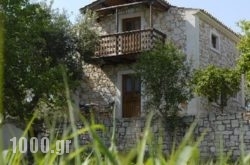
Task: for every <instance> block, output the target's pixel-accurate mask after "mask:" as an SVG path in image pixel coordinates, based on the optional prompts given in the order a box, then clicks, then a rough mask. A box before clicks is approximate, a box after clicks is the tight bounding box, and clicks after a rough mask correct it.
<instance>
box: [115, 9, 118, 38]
mask: <svg viewBox="0 0 250 165" xmlns="http://www.w3.org/2000/svg"><path fill="white" fill-rule="evenodd" d="M115 22H116V33H118V32H119V15H118V8H116V9H115Z"/></svg>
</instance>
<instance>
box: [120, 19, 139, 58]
mask: <svg viewBox="0 0 250 165" xmlns="http://www.w3.org/2000/svg"><path fill="white" fill-rule="evenodd" d="M140 29H141V17H134V18H126V19H123V20H122V31H123V32H129V31H134V30H140ZM140 49H141V34H140V32H131V33H124V34H123V35H122V52H123V53H125V54H126V53H135V52H138V51H140Z"/></svg>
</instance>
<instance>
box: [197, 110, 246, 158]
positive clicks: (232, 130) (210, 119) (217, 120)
mask: <svg viewBox="0 0 250 165" xmlns="http://www.w3.org/2000/svg"><path fill="white" fill-rule="evenodd" d="M249 121H250V113H249V112H240V113H237V112H236V113H226V114H216V113H209V114H207V115H204V116H201V117H200V118H199V121H198V125H197V129H196V131H195V135H196V137H198V136H199V135H201V134H202V132H206V135H205V137H204V140H203V141H202V142H201V145H200V153H201V156H204V157H211V156H216V155H218V154H219V153H220V151H221V150H220V149H221V148H222V149H223V150H222V151H223V153H225V154H230V153H232V157H234V158H237V157H239V156H240V155H241V149H243V150H244V151H245V152H246V153H248V152H250V123H249ZM241 147H244V148H241Z"/></svg>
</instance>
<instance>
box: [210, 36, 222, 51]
mask: <svg viewBox="0 0 250 165" xmlns="http://www.w3.org/2000/svg"><path fill="white" fill-rule="evenodd" d="M211 48H212V49H213V50H216V51H220V39H219V35H218V34H217V33H215V32H212V33H211Z"/></svg>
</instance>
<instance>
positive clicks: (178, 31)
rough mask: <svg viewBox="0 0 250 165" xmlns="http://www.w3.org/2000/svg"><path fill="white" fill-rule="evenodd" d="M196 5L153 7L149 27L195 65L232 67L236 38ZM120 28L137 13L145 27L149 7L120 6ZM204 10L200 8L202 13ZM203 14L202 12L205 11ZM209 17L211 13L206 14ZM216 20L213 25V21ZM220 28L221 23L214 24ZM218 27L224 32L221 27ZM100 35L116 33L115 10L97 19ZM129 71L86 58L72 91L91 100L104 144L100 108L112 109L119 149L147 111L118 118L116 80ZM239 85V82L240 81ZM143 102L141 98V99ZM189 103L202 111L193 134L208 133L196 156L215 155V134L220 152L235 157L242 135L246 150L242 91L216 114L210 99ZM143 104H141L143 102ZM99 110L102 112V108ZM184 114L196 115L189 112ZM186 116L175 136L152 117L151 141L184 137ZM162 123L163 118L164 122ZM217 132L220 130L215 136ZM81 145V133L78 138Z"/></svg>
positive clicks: (108, 122) (138, 130)
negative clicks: (215, 45)
mask: <svg viewBox="0 0 250 165" xmlns="http://www.w3.org/2000/svg"><path fill="white" fill-rule="evenodd" d="M200 12H202V11H200V10H199V9H186V8H178V7H171V8H170V9H169V10H168V11H166V12H161V11H157V10H155V11H153V19H152V20H153V22H152V24H153V27H154V28H155V29H157V30H160V31H161V32H163V33H165V34H166V35H167V41H171V42H173V43H174V44H175V45H176V47H178V48H179V49H180V50H182V51H183V52H184V53H185V54H186V55H187V57H188V59H190V60H192V62H193V63H194V68H200V67H206V66H207V65H209V64H213V65H216V66H221V67H233V66H235V64H236V60H237V58H238V56H239V53H238V51H237V49H236V44H237V42H236V41H235V39H232V38H230V37H228V33H232V34H233V32H228V29H226V28H225V27H223V25H221V24H220V23H218V22H216V20H214V19H213V18H212V22H213V23H211V24H210V21H211V20H210V21H209V20H206V19H204V17H203V18H201V17H200V16H199V13H200ZM118 15H119V31H121V26H120V25H121V20H122V19H124V18H129V17H138V16H140V17H141V29H147V28H149V27H150V26H149V8H146V7H143V6H135V7H129V8H128V7H124V8H122V9H119V12H118ZM203 15H204V13H203ZM205 15H206V14H205ZM207 17H209V18H210V16H208V15H207ZM212 24H213V25H214V24H216V25H217V26H213V25H212ZM218 27H220V28H218ZM223 28H224V30H225V31H227V33H225V32H224V31H223ZM96 29H98V31H99V32H100V34H114V33H116V19H115V14H111V15H108V16H106V17H105V18H102V20H101V21H100V22H98V25H97V27H96ZM211 34H216V37H217V40H218V41H217V42H218V44H219V46H218V47H219V49H218V50H214V49H212V48H211ZM128 73H133V64H115V65H93V64H88V63H85V64H84V67H83V75H84V76H83V81H82V85H81V87H80V88H79V90H78V91H77V93H76V94H77V97H78V98H79V99H78V101H79V103H80V104H86V103H95V104H96V105H97V106H98V109H99V112H98V114H99V115H97V118H98V120H97V121H98V123H101V124H104V125H105V127H106V128H107V131H106V132H104V133H100V136H101V137H102V139H103V141H104V142H105V144H107V145H109V142H110V137H111V132H112V128H113V125H112V117H103V116H105V115H103V114H104V113H106V112H107V113H110V112H111V110H112V108H115V109H116V144H117V145H118V146H117V147H118V149H119V150H127V149H128V148H131V147H133V146H134V145H136V143H137V141H138V140H140V138H141V135H142V132H143V129H144V127H145V120H146V115H145V113H144V111H145V110H144V109H143V108H142V116H141V117H139V118H131V119H130V118H121V115H119V114H121V111H122V109H121V97H120V95H121V84H120V83H121V82H120V81H121V80H120V77H119V76H120V75H122V74H128ZM241 88H243V85H242V86H241ZM142 101H143V99H142ZM196 101H197V102H196V103H195V104H194V106H191V110H192V108H196V109H198V111H194V112H196V113H197V112H202V114H201V115H199V116H196V117H197V118H198V117H199V122H198V125H197V127H196V130H195V132H194V134H195V136H194V137H195V138H198V137H199V136H200V135H201V133H202V132H203V131H204V130H206V131H207V132H208V133H207V135H206V136H205V137H204V140H203V141H202V143H201V145H200V150H201V152H200V153H201V155H202V156H204V157H209V156H215V155H216V154H217V153H218V151H219V144H220V143H219V142H220V138H219V137H221V139H222V142H223V145H224V151H225V152H228V151H232V154H233V155H234V156H235V157H237V156H239V155H240V154H241V153H240V147H239V146H240V144H241V140H240V139H241V136H242V137H243V143H244V144H245V150H246V151H249V152H250V148H249V146H250V144H249V143H250V140H249V137H250V124H249V119H248V117H247V116H249V114H247V113H246V112H245V111H244V110H243V109H242V108H241V107H242V106H243V94H242V91H241V92H239V93H238V94H237V96H235V97H234V98H231V100H230V101H229V105H228V107H226V108H225V112H227V113H225V114H220V113H218V107H216V106H215V105H213V104H209V103H208V102H207V100H205V99H201V98H199V99H197V100H196ZM142 106H143V103H142ZM102 112H103V113H102ZM186 114H187V115H197V114H193V113H192V114H188V113H186ZM189 118H190V117H189V116H186V117H184V121H185V122H184V125H185V127H181V129H179V130H178V131H177V135H176V136H174V137H173V135H172V134H171V133H170V132H169V130H168V126H167V125H165V124H164V125H162V124H161V123H159V120H158V119H156V120H153V122H152V126H151V128H152V134H153V135H154V136H155V139H156V143H158V142H159V141H158V140H159V139H160V138H161V137H162V139H163V140H162V144H161V145H162V146H163V149H164V151H165V152H166V153H168V152H169V151H170V149H171V147H172V142H173V140H174V139H175V140H176V141H177V142H178V141H180V139H182V137H183V136H184V134H185V132H186V130H187V128H188V125H189V124H190V123H191V122H192V121H193V120H192V121H190V120H189ZM165 123H167V121H165ZM219 134H220V135H219ZM82 139H83V140H82V144H84V143H85V141H86V140H84V139H86V138H84V136H83V138H82Z"/></svg>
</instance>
